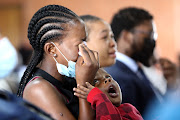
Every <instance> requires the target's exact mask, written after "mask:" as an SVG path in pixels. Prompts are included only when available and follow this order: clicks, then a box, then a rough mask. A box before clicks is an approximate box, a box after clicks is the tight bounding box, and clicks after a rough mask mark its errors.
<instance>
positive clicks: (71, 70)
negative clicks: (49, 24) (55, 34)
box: [51, 42, 76, 78]
mask: <svg viewBox="0 0 180 120" xmlns="http://www.w3.org/2000/svg"><path fill="white" fill-rule="evenodd" d="M51 43H52V44H53V45H54V46H55V47H56V48H57V49H58V51H59V52H60V53H61V54H62V52H61V51H60V50H59V48H58V47H57V46H56V44H55V43H53V42H51ZM62 56H63V57H64V59H65V60H66V61H67V62H68V67H67V66H65V65H63V64H60V63H58V62H57V60H56V59H55V58H54V57H53V58H54V60H55V62H56V67H57V70H58V72H59V74H61V75H65V76H67V77H71V78H75V77H76V74H75V73H76V72H75V66H76V63H75V62H73V61H71V60H70V61H69V60H68V59H67V58H66V57H65V56H64V55H63V54H62Z"/></svg>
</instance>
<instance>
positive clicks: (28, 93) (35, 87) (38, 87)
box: [23, 77, 64, 101]
mask: <svg viewBox="0 0 180 120" xmlns="http://www.w3.org/2000/svg"><path fill="white" fill-rule="evenodd" d="M48 96H49V97H52V96H57V97H59V98H60V99H61V100H62V101H64V99H63V96H62V95H61V94H60V93H59V92H58V90H57V89H56V88H55V87H54V86H53V85H52V84H51V83H49V82H48V81H47V80H45V79H44V78H42V77H39V78H36V79H35V80H33V81H31V82H30V83H29V84H27V85H26V87H25V89H24V93H23V98H25V99H27V100H30V101H31V100H33V99H41V98H42V97H47V98H48ZM47 98H46V99H47Z"/></svg>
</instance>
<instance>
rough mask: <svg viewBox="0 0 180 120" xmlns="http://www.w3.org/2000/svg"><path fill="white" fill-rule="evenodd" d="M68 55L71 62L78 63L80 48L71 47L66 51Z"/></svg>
mask: <svg viewBox="0 0 180 120" xmlns="http://www.w3.org/2000/svg"><path fill="white" fill-rule="evenodd" d="M66 54H68V56H67V59H68V60H71V61H74V62H75V61H76V60H77V58H78V47H71V48H69V49H68V50H66Z"/></svg>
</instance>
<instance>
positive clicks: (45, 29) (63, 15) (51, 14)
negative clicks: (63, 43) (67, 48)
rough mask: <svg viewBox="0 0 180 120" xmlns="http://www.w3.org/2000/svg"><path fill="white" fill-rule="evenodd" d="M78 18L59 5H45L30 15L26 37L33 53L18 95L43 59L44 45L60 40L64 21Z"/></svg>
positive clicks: (67, 21) (19, 94)
mask: <svg viewBox="0 0 180 120" xmlns="http://www.w3.org/2000/svg"><path fill="white" fill-rule="evenodd" d="M76 19H79V17H78V16H77V15H76V14H75V13H74V12H72V11H71V10H69V9H68V8H66V7H63V6H60V5H47V6H44V7H42V8H41V9H39V10H38V11H37V12H36V13H35V14H34V16H33V17H32V19H31V21H30V23H29V27H28V39H29V41H30V44H31V46H32V47H33V49H34V50H33V55H32V57H31V60H30V63H29V64H28V66H27V68H26V70H25V72H24V75H23V76H22V78H21V82H20V84H19V89H18V93H17V95H18V96H22V94H23V91H24V88H25V86H26V84H27V83H28V82H29V79H30V78H31V77H32V74H33V71H34V69H35V68H36V66H37V65H38V64H39V63H40V61H41V60H42V59H43V53H44V49H43V47H44V45H45V43H46V42H47V41H50V40H60V38H61V37H62V36H63V35H64V34H65V33H64V32H63V31H65V30H66V26H65V25H64V24H65V23H69V21H72V20H76Z"/></svg>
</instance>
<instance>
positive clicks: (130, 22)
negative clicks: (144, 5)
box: [111, 7, 153, 42]
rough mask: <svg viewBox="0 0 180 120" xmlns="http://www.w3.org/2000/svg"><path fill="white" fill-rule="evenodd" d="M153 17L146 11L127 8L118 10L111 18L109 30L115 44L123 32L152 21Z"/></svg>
mask: <svg viewBox="0 0 180 120" xmlns="http://www.w3.org/2000/svg"><path fill="white" fill-rule="evenodd" d="M152 19H153V16H152V15H151V14H150V13H149V12H148V11H146V10H144V9H141V8H135V7H128V8H124V9H121V10H119V11H118V12H117V13H116V14H115V15H114V16H113V18H112V22H111V28H112V31H113V33H114V38H115V40H116V42H117V39H118V37H119V36H120V34H121V32H122V31H123V30H127V31H130V30H132V29H133V28H134V27H136V26H137V25H139V24H141V23H142V22H144V21H145V20H152Z"/></svg>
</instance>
